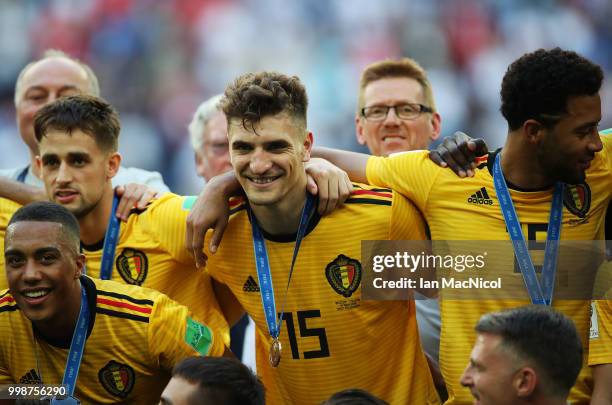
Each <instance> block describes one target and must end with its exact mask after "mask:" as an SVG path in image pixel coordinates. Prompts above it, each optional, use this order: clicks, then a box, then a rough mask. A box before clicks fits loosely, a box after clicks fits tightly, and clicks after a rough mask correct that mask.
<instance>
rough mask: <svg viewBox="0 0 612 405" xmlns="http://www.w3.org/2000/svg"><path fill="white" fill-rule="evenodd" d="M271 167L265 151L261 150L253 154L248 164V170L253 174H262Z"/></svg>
mask: <svg viewBox="0 0 612 405" xmlns="http://www.w3.org/2000/svg"><path fill="white" fill-rule="evenodd" d="M271 167H272V162H271V161H270V158H269V157H268V154H267V153H266V152H265V151H263V150H261V149H259V150H256V151H255V152H254V153H253V156H251V160H250V162H249V169H251V172H252V173H253V174H263V173H265V172H267V171H268V170H270V168H271Z"/></svg>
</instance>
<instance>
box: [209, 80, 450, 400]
mask: <svg viewBox="0 0 612 405" xmlns="http://www.w3.org/2000/svg"><path fill="white" fill-rule="evenodd" d="M222 107H223V111H224V113H225V115H226V116H227V117H228V124H229V143H230V155H231V159H232V164H233V167H234V173H233V174H232V173H230V175H231V176H232V177H233V176H235V178H236V179H237V181H238V182H239V184H240V186H242V188H243V189H244V191H245V193H246V200H245V199H238V200H234V201H233V202H232V204H231V217H230V220H229V224H228V226H227V230H226V233H225V237H224V240H223V243H222V244H221V245H220V247H219V249H218V250H217V251H216V253H215V254H214V255H209V258H208V263H207V269H208V271H209V272H210V274H211V275H212V277H213V278H215V279H216V280H217V281H219V282H220V283H222V284H224V285H225V286H226V287H227V288H228V289H229V290H230V293H231V294H230V295H229V298H230V300H231V299H237V301H238V302H233V303H232V304H233V306H232V307H224V309H227V310H228V313H230V312H237V313H238V314H239V313H240V311H241V310H242V308H244V310H246V311H247V312H248V313H249V315H250V316H251V317H252V318H253V320H254V321H255V325H256V327H257V331H256V351H257V372H258V373H259V374H260V375H261V377H262V381H263V383H264V385H265V387H266V395H267V398H266V399H267V403H269V404H273V405H274V404H287V405H290V404H315V403H319V402H321V401H323V400H325V399H327V398H329V397H330V396H331V395H332V394H333V393H335V392H337V391H340V390H343V389H346V388H351V387H355V388H361V389H365V390H367V391H369V392H372V393H373V394H374V395H376V396H379V397H380V398H382V399H384V400H385V401H388V402H389V403H392V404H430V403H438V402H439V400H438V398H437V393H436V390H435V387H434V386H433V382H432V379H431V374H430V372H429V368H428V366H427V362H426V359H425V356H424V354H423V352H422V349H421V345H420V342H419V336H418V332H417V327H416V319H415V307H414V301H411V300H409V301H392V302H391V301H389V302H370V301H363V300H362V297H361V288H360V284H361V279H362V273H363V269H362V265H361V262H360V260H361V241H362V240H364V239H423V238H424V237H425V232H424V224H423V222H422V220H421V219H420V217H419V214H418V212H417V211H416V209H415V208H414V207H413V206H411V205H410V204H408V202H407V200H406V199H404V198H403V197H401V196H399V195H397V194H395V193H394V192H393V191H391V190H389V189H381V188H374V187H368V186H365V185H355V188H356V190H355V191H354V192H353V194H352V196H351V197H350V198H349V199H348V200H347V201H346V203H345V205H344V207H343V208H340V209H338V210H336V211H334V212H333V213H332V214H331V215H328V216H323V217H321V216H319V215H318V214H317V213H315V212H314V210H310V209H309V208H308V207H310V201H311V198H310V197H308V196H307V194H306V182H307V179H306V172H305V170H304V162H305V161H307V160H309V156H310V150H311V147H312V140H313V138H312V134H311V133H309V132H308V131H307V129H306V108H307V97H306V92H305V89H304V87H303V85H302V84H301V83H300V81H299V79H298V78H297V77H288V76H285V75H282V74H278V73H271V72H261V73H257V74H247V75H244V76H241V77H239V78H238V79H236V81H235V82H234V83H233V84H231V85H230V86H228V88H227V89H226V91H225V98H224V100H223V101H222ZM226 177H227V176H222V178H226ZM221 184H225V183H223V181H222V180H219V178H215V179H213V180H212V181H211V182H210V183H209V184H208V186H207V189H208V190H211V192H212V193H213V194H215V191H219V187H221V188H223V187H224V186H221ZM220 194H223V193H220ZM225 201H226V200H225ZM223 202H224V200H223V198H221V203H223ZM305 207H306V208H305ZM302 211H304V212H305V214H302ZM249 218H250V219H249ZM252 226H254V227H252ZM298 231H302V232H303V233H304V236H303V238H302V235H301V233H300V235H296V233H298ZM260 234H261V235H260ZM258 235H260V236H258ZM296 240H300V241H301V243H300V244H299V246H297V247H296V244H297V242H296ZM254 243H256V244H257V246H259V247H258V248H257V251H258V252H259V253H258V254H257V255H255V253H254V250H253V249H254V248H253V246H254ZM261 244H263V245H265V246H264V247H263V249H260V248H261ZM294 250H297V252H298V253H297V258H296V261H295V266H294V267H293V269H294V271H293V272H291V270H290V269H291V268H292V256H293V254H294ZM264 251H266V252H267V257H268V261H269V267H268V268H269V274H268V275H266V274H267V273H266V271H265V270H266V268H265V266H264V267H262V268H259V269H257V268H256V261H257V262H258V263H259V262H260V260H261V258H262V256H261V254H262V252H264ZM256 259H257V260H256ZM262 280H264V281H263V282H262ZM262 298H263V299H264V300H265V303H262ZM272 299H274V301H275V309H274V308H273V306H272V304H271V300H272ZM223 302H224V303H231V301H226V300H224V301H223ZM280 312H282V313H283V315H282V319H283V321H282V325H280V334H279V335H277V334H276V333H275V332H276V331H277V328H278V318H279V317H278V316H276V315H277V313H280ZM266 314H268V316H266ZM274 338H278V339H279V341H280V345H278V343H276V340H275V339H274ZM279 346H280V347H279Z"/></svg>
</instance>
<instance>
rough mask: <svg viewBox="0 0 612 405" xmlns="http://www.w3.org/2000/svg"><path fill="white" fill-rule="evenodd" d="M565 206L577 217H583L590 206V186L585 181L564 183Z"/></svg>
mask: <svg viewBox="0 0 612 405" xmlns="http://www.w3.org/2000/svg"><path fill="white" fill-rule="evenodd" d="M563 204H564V205H565V208H567V210H568V211H569V212H571V213H572V214H574V215H576V216H577V217H580V218H584V217H585V216H586V214H587V212H589V209H590V208H591V188H590V187H589V185H588V184H587V183H582V184H566V185H565V188H564V192H563Z"/></svg>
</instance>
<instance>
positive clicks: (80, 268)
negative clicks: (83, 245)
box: [74, 253, 85, 278]
mask: <svg viewBox="0 0 612 405" xmlns="http://www.w3.org/2000/svg"><path fill="white" fill-rule="evenodd" d="M76 265H77V268H76V272H75V273H74V278H79V277H81V276H82V275H83V273H84V271H85V255H84V254H82V253H79V254H77V257H76Z"/></svg>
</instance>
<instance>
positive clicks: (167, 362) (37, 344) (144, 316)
mask: <svg viewBox="0 0 612 405" xmlns="http://www.w3.org/2000/svg"><path fill="white" fill-rule="evenodd" d="M81 284H82V286H84V287H85V290H86V292H87V299H88V302H89V308H90V322H89V330H88V337H87V341H86V343H85V349H84V352H83V358H82V361H81V367H80V369H79V374H78V378H77V382H76V388H75V394H74V395H75V396H76V397H77V398H78V399H80V400H81V402H82V403H84V404H103V403H105V404H110V403H118V402H121V403H133V404H153V403H157V402H158V401H159V397H160V395H161V392H162V391H163V389H164V387H165V385H166V384H167V382H168V381H169V379H170V372H171V371H172V368H173V367H174V365H175V364H177V363H178V362H180V361H181V360H182V359H184V358H185V357H188V356H197V355H211V356H220V355H222V354H223V351H224V347H225V346H224V344H223V343H222V338H221V336H220V335H219V333H218V332H217V331H216V330H214V328H211V327H209V326H207V325H205V324H202V323H200V322H198V321H196V320H194V319H192V318H191V316H190V314H189V311H188V309H187V308H186V307H185V306H183V305H179V304H177V303H176V302H175V301H172V300H170V299H169V298H168V297H167V296H165V295H164V294H161V293H159V292H157V291H154V290H150V289H146V288H141V287H137V286H127V285H124V284H120V283H117V282H114V281H103V280H96V279H91V278H88V277H86V276H83V277H81ZM204 321H205V320H204ZM0 335H1V338H0V384H40V383H41V381H42V383H44V384H61V381H62V377H63V375H64V369H65V366H66V359H67V356H68V352H69V347H70V340H68V341H66V342H48V341H46V340H44V339H43V338H42V337H41V336H39V335H38V334H37V333H36V332H35V331H34V330H33V327H32V323H31V321H30V320H29V319H27V318H26V317H25V315H24V314H23V313H22V312H21V311H20V310H19V307H18V306H17V305H16V303H15V301H14V299H13V297H12V295H11V294H10V293H9V292H8V291H2V292H1V293H0ZM35 336H36V337H35Z"/></svg>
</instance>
